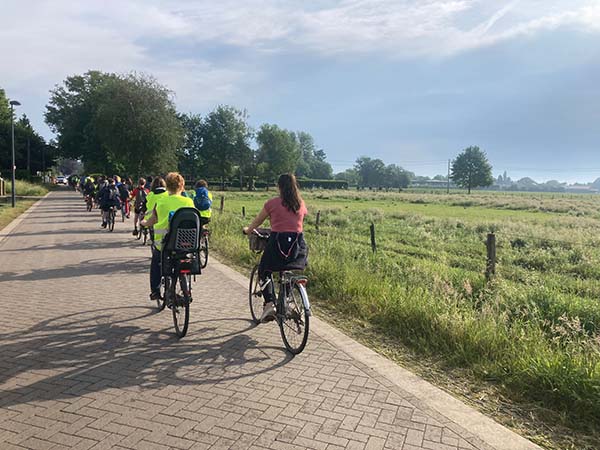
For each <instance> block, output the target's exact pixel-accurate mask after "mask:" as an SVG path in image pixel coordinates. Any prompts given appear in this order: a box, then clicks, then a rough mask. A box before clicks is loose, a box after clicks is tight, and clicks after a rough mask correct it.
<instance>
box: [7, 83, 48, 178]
mask: <svg viewBox="0 0 600 450" xmlns="http://www.w3.org/2000/svg"><path fill="white" fill-rule="evenodd" d="M12 119H13V120H14V121H15V122H14V126H15V164H16V166H17V168H19V170H18V176H19V177H20V178H22V177H25V178H27V177H29V176H31V175H34V174H36V173H37V172H38V171H43V170H45V169H46V167H50V166H51V165H52V164H53V161H54V159H55V157H56V155H55V153H56V149H55V147H53V146H52V145H48V144H47V143H46V141H45V140H44V138H43V137H42V136H40V135H39V134H38V133H37V132H36V131H35V130H34V129H33V127H32V126H31V123H30V121H29V119H28V118H27V116H26V115H22V116H21V117H20V118H18V119H17V118H16V117H12ZM11 166H12V137H11V110H10V104H9V100H8V98H7V97H6V93H5V92H4V90H3V89H0V173H1V174H2V176H3V177H5V178H7V177H9V176H10V173H11Z"/></svg>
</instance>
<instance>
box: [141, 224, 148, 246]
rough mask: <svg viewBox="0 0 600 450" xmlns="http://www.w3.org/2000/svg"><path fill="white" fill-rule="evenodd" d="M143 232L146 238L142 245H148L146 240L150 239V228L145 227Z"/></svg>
mask: <svg viewBox="0 0 600 450" xmlns="http://www.w3.org/2000/svg"><path fill="white" fill-rule="evenodd" d="M142 234H143V235H144V240H143V241H142V245H146V241H147V240H148V228H146V227H144V229H143V231H142Z"/></svg>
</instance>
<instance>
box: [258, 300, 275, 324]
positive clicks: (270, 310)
mask: <svg viewBox="0 0 600 450" xmlns="http://www.w3.org/2000/svg"><path fill="white" fill-rule="evenodd" d="M273 319H275V304H274V303H273V302H267V303H265V305H264V306H263V313H262V316H260V321H261V322H262V323H265V322H270V321H271V320H273Z"/></svg>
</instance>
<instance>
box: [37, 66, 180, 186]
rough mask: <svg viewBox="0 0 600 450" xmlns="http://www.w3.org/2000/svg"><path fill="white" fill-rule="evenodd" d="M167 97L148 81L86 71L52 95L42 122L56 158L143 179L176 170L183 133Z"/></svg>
mask: <svg viewBox="0 0 600 450" xmlns="http://www.w3.org/2000/svg"><path fill="white" fill-rule="evenodd" d="M171 97H172V94H171V92H170V91H169V90H168V89H167V88H166V87H164V86H162V85H160V84H159V83H158V82H157V81H156V80H154V79H153V78H152V77H150V76H147V75H137V74H130V75H115V74H107V73H102V72H97V71H90V72H87V73H85V74H84V75H75V76H72V77H68V78H67V79H66V80H65V81H64V83H63V85H62V86H57V87H56V88H55V89H54V90H53V91H52V93H51V97H50V102H49V104H48V105H47V107H46V115H45V116H46V122H47V123H48V125H49V126H50V127H51V129H52V130H53V131H54V132H55V133H56V134H57V135H58V145H59V148H60V152H61V156H62V157H65V158H71V159H81V160H82V161H83V163H84V164H85V167H86V170H88V171H89V172H103V173H106V174H114V173H129V174H137V175H146V174H148V173H160V172H166V171H168V170H173V169H175V168H176V167H177V150H178V149H179V148H180V141H181V137H182V129H181V126H180V123H179V120H178V119H177V115H176V112H175V106H174V104H173V101H172V98H171Z"/></svg>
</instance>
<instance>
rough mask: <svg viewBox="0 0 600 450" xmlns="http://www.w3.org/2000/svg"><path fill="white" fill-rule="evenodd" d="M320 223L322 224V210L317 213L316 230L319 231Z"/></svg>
mask: <svg viewBox="0 0 600 450" xmlns="http://www.w3.org/2000/svg"><path fill="white" fill-rule="evenodd" d="M319 222H321V210H318V211H317V221H316V222H315V228H316V229H317V231H319Z"/></svg>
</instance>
